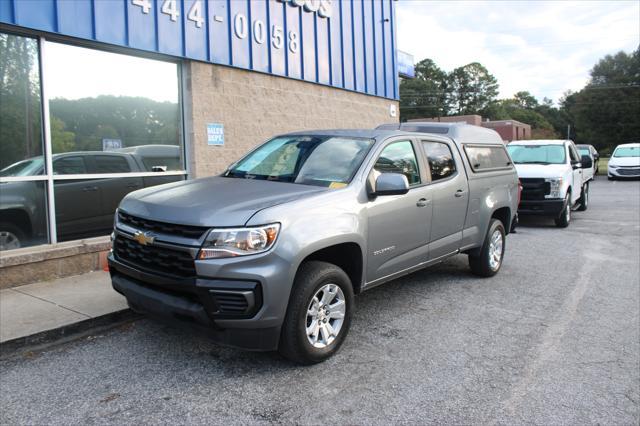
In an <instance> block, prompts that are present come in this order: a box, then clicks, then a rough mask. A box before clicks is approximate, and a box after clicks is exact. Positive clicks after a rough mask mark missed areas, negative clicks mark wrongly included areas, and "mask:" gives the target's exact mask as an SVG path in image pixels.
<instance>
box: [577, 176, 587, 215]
mask: <svg viewBox="0 0 640 426" xmlns="http://www.w3.org/2000/svg"><path fill="white" fill-rule="evenodd" d="M579 203H580V206H579V207H578V210H580V211H581V212H583V211H585V210H586V209H587V208H588V207H589V182H587V183H585V184H584V186H583V187H582V196H581V197H580V200H579Z"/></svg>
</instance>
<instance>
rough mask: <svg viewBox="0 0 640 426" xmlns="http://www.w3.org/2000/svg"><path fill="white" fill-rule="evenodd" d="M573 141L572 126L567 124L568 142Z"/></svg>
mask: <svg viewBox="0 0 640 426" xmlns="http://www.w3.org/2000/svg"><path fill="white" fill-rule="evenodd" d="M569 139H571V124H567V140H569Z"/></svg>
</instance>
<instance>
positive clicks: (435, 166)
mask: <svg viewBox="0 0 640 426" xmlns="http://www.w3.org/2000/svg"><path fill="white" fill-rule="evenodd" d="M422 146H423V147H424V150H425V152H426V153H427V159H428V160H429V168H430V169H431V181H432V182H436V181H439V180H442V179H446V178H448V177H449V176H453V175H454V174H455V173H456V162H455V161H454V159H453V154H452V153H451V149H450V148H449V145H447V144H446V143H442V142H426V141H423V142H422Z"/></svg>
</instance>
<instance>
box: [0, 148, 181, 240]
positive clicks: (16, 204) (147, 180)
mask: <svg viewBox="0 0 640 426" xmlns="http://www.w3.org/2000/svg"><path fill="white" fill-rule="evenodd" d="M142 159H143V157H139V156H135V155H132V154H128V153H116V152H102V151H84V152H67V153H63V154H54V155H53V159H52V161H53V174H54V175H82V174H102V173H129V172H132V173H139V172H144V171H147V170H146V168H145V165H144V163H143V162H142ZM44 169H45V166H44V159H43V157H41V156H40V157H33V158H29V159H26V160H23V161H19V162H17V163H14V164H12V165H10V166H8V167H6V168H4V169H3V170H0V177H13V176H41V175H43V174H44ZM177 180H182V176H162V175H158V176H152V177H139V176H131V177H128V176H127V177H119V178H99V179H84V178H82V177H78V178H77V179H72V180H58V181H56V182H55V187H54V194H55V206H56V207H55V209H56V222H57V235H58V240H59V241H66V240H71V239H75V238H87V237H95V236H99V235H108V234H109V233H110V232H111V229H112V227H113V214H114V212H115V210H116V208H117V207H118V203H119V202H120V200H121V199H122V197H124V196H125V195H126V194H128V193H129V192H131V191H134V190H136V189H140V188H145V187H148V186H154V185H159V184H162V183H168V182H175V181H177ZM0 193H1V194H2V197H0V250H9V249H16V248H20V247H24V246H26V245H33V244H37V243H45V242H46V240H47V225H48V220H47V209H46V201H45V200H46V185H45V182H44V181H21V182H3V183H0Z"/></svg>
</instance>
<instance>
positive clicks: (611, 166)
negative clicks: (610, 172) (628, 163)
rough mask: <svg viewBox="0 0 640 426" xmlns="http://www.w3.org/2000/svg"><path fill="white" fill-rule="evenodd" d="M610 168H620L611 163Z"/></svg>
mask: <svg viewBox="0 0 640 426" xmlns="http://www.w3.org/2000/svg"><path fill="white" fill-rule="evenodd" d="M609 168H610V169H617V168H618V166H616V165H613V164H609Z"/></svg>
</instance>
